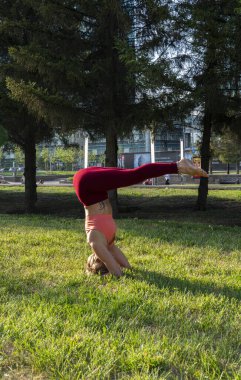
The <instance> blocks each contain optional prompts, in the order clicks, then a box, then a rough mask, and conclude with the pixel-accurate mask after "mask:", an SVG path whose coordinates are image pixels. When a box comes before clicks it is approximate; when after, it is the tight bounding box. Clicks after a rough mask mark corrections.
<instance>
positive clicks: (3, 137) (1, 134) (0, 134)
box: [0, 126, 8, 146]
mask: <svg viewBox="0 0 241 380" xmlns="http://www.w3.org/2000/svg"><path fill="white" fill-rule="evenodd" d="M7 138H8V135H7V131H6V130H5V129H4V128H2V127H1V126H0V146H2V145H3V144H5V142H6V141H7Z"/></svg>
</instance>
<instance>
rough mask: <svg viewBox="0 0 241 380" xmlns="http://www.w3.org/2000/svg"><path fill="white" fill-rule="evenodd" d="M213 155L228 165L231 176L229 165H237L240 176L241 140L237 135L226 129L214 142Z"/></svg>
mask: <svg viewBox="0 0 241 380" xmlns="http://www.w3.org/2000/svg"><path fill="white" fill-rule="evenodd" d="M212 147H213V154H214V156H215V157H217V158H218V159H219V160H220V161H221V162H223V163H226V164H228V173H227V174H229V163H235V164H236V171H237V174H239V167H240V162H241V139H240V138H239V137H238V136H237V134H236V133H234V132H233V131H230V129H226V130H225V131H223V133H222V135H220V136H216V137H215V139H213V140H212Z"/></svg>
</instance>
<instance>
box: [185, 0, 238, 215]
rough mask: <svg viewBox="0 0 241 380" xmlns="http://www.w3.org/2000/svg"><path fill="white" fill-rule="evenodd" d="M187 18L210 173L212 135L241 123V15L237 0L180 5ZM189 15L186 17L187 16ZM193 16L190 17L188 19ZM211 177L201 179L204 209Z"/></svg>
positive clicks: (191, 73)
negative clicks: (226, 127)
mask: <svg viewBox="0 0 241 380" xmlns="http://www.w3.org/2000/svg"><path fill="white" fill-rule="evenodd" d="M179 3H180V4H179V7H180V11H181V12H183V13H182V16H183V15H185V16H186V18H185V20H188V21H187V23H186V25H188V26H189V28H188V29H187V30H188V32H187V34H186V35H185V37H186V47H187V50H189V52H190V53H191V54H190V58H191V60H190V64H189V67H188V75H189V76H190V82H191V85H192V86H193V90H192V92H191V97H192V100H193V104H194V105H195V106H196V108H197V109H199V111H200V119H201V124H202V127H203V137H202V143H201V158H202V167H203V168H204V169H205V170H206V171H208V169H209V160H210V156H211V154H210V139H211V133H212V131H219V132H220V131H221V130H222V129H223V128H224V127H225V126H227V125H229V126H230V128H232V129H236V132H237V133H238V128H237V126H238V120H240V106H241V102H240V85H241V82H240V74H241V65H240V62H241V60H240V58H241V54H240V49H239V50H237V47H238V46H240V33H239V31H240V20H241V18H240V12H239V11H238V10H237V5H238V0H231V1H228V2H227V1H225V0H193V1H189V2H186V1H183V2H182V1H181V2H179ZM186 12H187V13H186ZM187 14H189V16H187ZM207 194H208V179H206V178H201V179H200V186H199V193H198V200H197V207H198V209H200V210H205V209H206V202H207Z"/></svg>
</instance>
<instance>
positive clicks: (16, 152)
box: [13, 146, 24, 165]
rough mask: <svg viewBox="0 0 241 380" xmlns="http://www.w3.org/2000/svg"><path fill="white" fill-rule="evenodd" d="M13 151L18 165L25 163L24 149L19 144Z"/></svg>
mask: <svg viewBox="0 0 241 380" xmlns="http://www.w3.org/2000/svg"><path fill="white" fill-rule="evenodd" d="M13 153H14V158H15V162H16V165H24V153H23V150H22V149H21V148H19V147H18V146H15V147H14V150H13Z"/></svg>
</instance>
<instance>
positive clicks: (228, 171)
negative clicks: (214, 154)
mask: <svg viewBox="0 0 241 380" xmlns="http://www.w3.org/2000/svg"><path fill="white" fill-rule="evenodd" d="M227 174H230V165H229V162H228V163H227Z"/></svg>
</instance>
